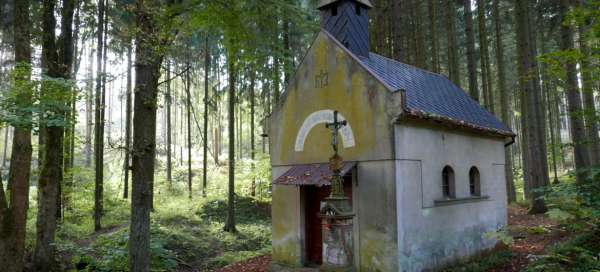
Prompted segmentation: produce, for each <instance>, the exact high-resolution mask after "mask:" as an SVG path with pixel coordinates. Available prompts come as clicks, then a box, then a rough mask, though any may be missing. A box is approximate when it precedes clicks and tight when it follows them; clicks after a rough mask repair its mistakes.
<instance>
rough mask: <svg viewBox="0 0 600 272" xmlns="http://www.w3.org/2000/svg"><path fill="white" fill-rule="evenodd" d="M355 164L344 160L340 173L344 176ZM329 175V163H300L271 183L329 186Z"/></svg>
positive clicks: (330, 172) (331, 173)
mask: <svg viewBox="0 0 600 272" xmlns="http://www.w3.org/2000/svg"><path fill="white" fill-rule="evenodd" d="M355 166H356V162H344V166H343V167H342V171H341V175H342V176H345V175H346V174H348V173H349V172H350V171H351V170H352V168H354V167H355ZM331 176H333V172H332V171H331V169H329V163H318V164H302V165H295V166H293V167H292V168H291V169H289V170H287V171H286V172H285V173H284V174H283V175H281V176H280V177H278V178H277V179H275V180H274V181H273V184H279V185H315V186H329V185H331V182H330V180H331Z"/></svg>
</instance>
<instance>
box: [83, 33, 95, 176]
mask: <svg viewBox="0 0 600 272" xmlns="http://www.w3.org/2000/svg"><path fill="white" fill-rule="evenodd" d="M93 48H94V42H93V41H92V45H91V46H90V54H89V56H88V68H87V71H88V78H87V86H86V96H85V116H86V118H85V119H86V126H85V151H84V153H85V166H86V167H91V166H92V152H93V151H92V131H93V127H94V121H93V119H92V118H93V117H92V111H93V97H94V49H93Z"/></svg>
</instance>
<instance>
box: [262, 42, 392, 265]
mask: <svg viewBox="0 0 600 272" xmlns="http://www.w3.org/2000/svg"><path fill="white" fill-rule="evenodd" d="M400 99H401V96H400V93H399V92H397V93H392V92H390V91H389V90H388V89H387V88H386V87H385V86H383V85H382V84H381V83H379V81H377V80H376V79H375V78H373V77H372V76H371V75H370V74H369V73H368V72H367V71H366V70H365V69H363V67H362V66H361V65H360V64H359V63H358V62H356V61H355V60H354V59H353V58H352V56H350V55H349V54H348V53H347V51H345V49H343V48H341V47H340V45H339V44H338V43H337V42H336V41H334V40H333V39H332V38H331V37H330V36H329V35H328V34H325V33H324V32H321V33H320V34H319V35H318V37H317V38H316V40H315V42H314V44H313V45H312V47H311V48H310V50H309V52H308V53H307V55H306V57H305V58H304V60H303V62H302V64H301V65H300V67H299V68H298V70H297V72H296V75H295V77H294V78H293V80H292V82H291V83H290V84H289V86H288V91H287V92H286V93H285V95H284V96H283V97H282V102H281V103H280V105H278V107H277V108H276V109H275V110H274V113H273V114H272V116H271V119H270V132H269V143H270V153H271V164H272V166H273V178H274V179H275V178H277V177H279V175H281V174H282V173H284V169H288V168H289V167H290V166H292V165H298V164H306V163H322V162H327V161H328V159H329V157H330V156H331V155H332V153H333V151H332V149H331V145H330V143H331V132H330V131H329V130H328V129H326V128H325V124H324V123H319V124H318V125H316V126H314V127H313V128H312V129H311V130H310V131H309V132H308V133H307V134H306V137H305V140H304V141H303V142H304V148H303V149H302V150H297V149H296V148H295V147H296V146H297V145H296V142H297V138H298V134H299V133H298V132H299V131H300V130H301V127H302V126H303V124H304V123H305V120H306V119H307V117H309V116H311V114H313V113H315V112H318V111H321V110H338V111H339V112H340V114H341V115H342V116H343V117H344V118H345V119H346V120H347V121H348V123H349V125H350V127H351V128H352V132H353V133H352V134H353V135H352V138H353V139H354V145H353V146H351V147H342V144H347V143H344V138H340V142H341V143H340V155H341V156H342V157H343V158H344V160H346V161H358V162H359V164H358V166H357V172H356V173H357V177H358V178H357V182H356V183H355V187H354V192H353V195H354V198H353V201H354V203H353V207H354V210H355V212H356V213H357V217H356V221H355V224H354V226H355V227H354V231H355V243H354V244H355V262H356V264H357V266H358V267H359V268H361V271H394V270H397V245H396V242H397V232H396V195H395V171H394V165H395V164H394V148H393V141H394V137H393V129H394V125H393V120H394V119H395V117H396V116H398V114H399V113H400V109H401V107H400V104H401V103H400V102H401V101H400ZM302 195H303V194H302V189H301V188H300V187H294V186H278V185H276V186H274V189H273V209H272V215H273V260H274V262H275V263H278V264H285V265H288V266H298V265H302V264H303V261H304V256H303V255H304V249H303V248H304V222H303V221H304V219H303V218H304V216H303V214H302V211H303V208H302V207H303V205H304V201H310V199H307V200H305V199H303V196H302Z"/></svg>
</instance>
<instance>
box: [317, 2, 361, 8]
mask: <svg viewBox="0 0 600 272" xmlns="http://www.w3.org/2000/svg"><path fill="white" fill-rule="evenodd" d="M341 1H344V0H319V6H318V8H319V9H321V8H323V7H325V6H327V5H330V4H333V3H335V2H341ZM351 1H353V2H358V3H361V4H363V5H365V6H367V7H368V8H373V5H372V4H371V1H369V0H351Z"/></svg>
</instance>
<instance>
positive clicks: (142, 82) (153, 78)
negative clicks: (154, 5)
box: [129, 1, 166, 272]
mask: <svg viewBox="0 0 600 272" xmlns="http://www.w3.org/2000/svg"><path fill="white" fill-rule="evenodd" d="M150 2H152V1H137V2H136V4H135V8H134V9H135V17H136V22H137V24H136V27H137V31H136V32H135V33H136V38H135V40H136V50H135V67H136V73H135V103H134V113H135V114H134V116H133V153H132V154H133V164H132V171H133V175H132V178H133V179H132V191H131V224H130V232H129V233H130V239H129V271H132V272H143V271H150V211H151V209H152V197H153V194H152V188H153V184H154V163H155V158H156V109H157V96H158V80H159V78H160V66H161V63H162V59H163V55H162V54H163V53H162V52H163V50H158V49H157V48H156V47H157V45H158V44H165V43H166V42H165V41H164V40H161V33H160V31H159V27H158V26H157V24H156V21H155V20H154V15H153V14H152V11H151V10H148V8H150V7H148V6H149V5H150V4H151V3H150Z"/></svg>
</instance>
